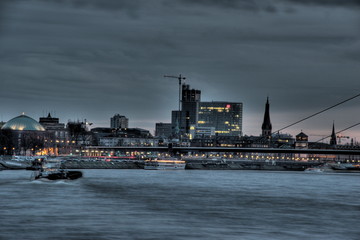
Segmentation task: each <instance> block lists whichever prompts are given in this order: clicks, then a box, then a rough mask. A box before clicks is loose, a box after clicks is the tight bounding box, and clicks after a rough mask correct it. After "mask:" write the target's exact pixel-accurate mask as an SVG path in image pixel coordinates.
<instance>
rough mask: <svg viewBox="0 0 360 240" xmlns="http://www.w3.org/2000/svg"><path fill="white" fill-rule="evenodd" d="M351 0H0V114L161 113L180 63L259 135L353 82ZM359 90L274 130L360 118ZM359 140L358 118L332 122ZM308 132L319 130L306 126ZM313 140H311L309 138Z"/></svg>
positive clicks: (174, 102)
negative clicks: (240, 107) (267, 125)
mask: <svg viewBox="0 0 360 240" xmlns="http://www.w3.org/2000/svg"><path fill="white" fill-rule="evenodd" d="M359 12H360V0H173V1H170V0H152V1H148V0H0V83H1V87H0V114H1V115H0V117H1V119H0V120H2V121H8V120H10V119H11V118H13V117H15V116H18V115H20V114H21V113H22V112H25V113H26V114H27V115H28V116H30V117H33V118H35V119H37V120H38V118H39V117H41V116H44V115H47V112H49V111H50V112H52V113H53V115H55V116H56V117H58V118H60V121H61V122H64V123H67V121H68V120H69V119H70V120H77V119H79V120H83V119H87V120H88V121H89V122H93V123H94V126H97V127H99V126H104V127H108V126H109V125H110V117H112V116H113V115H114V114H115V113H119V114H121V115H125V116H127V117H128V118H129V124H130V127H141V128H145V129H149V130H153V129H154V128H155V123H156V122H170V121H171V120H170V119H171V110H176V109H177V108H178V82H177V80H176V79H170V78H164V77H163V75H165V74H167V75H178V74H182V75H184V76H185V77H186V78H187V80H186V81H187V83H189V84H190V85H191V87H192V88H195V89H200V90H201V91H202V96H201V98H202V101H212V100H214V101H234V102H242V103H243V104H244V113H243V131H244V134H247V135H259V134H260V133H261V124H262V120H263V114H264V108H265V102H266V97H267V96H269V99H270V110H271V121H272V124H273V130H277V129H280V128H282V127H284V126H286V125H288V124H291V123H293V122H295V121H297V120H299V119H301V118H303V117H306V116H308V115H310V114H312V113H315V112H317V111H320V110H322V109H324V108H326V107H329V106H331V105H333V104H336V103H338V102H340V101H342V100H345V99H347V98H350V97H352V96H354V95H357V94H359V93H360V91H359V90H360V14H359ZM359 104H360V97H359V98H356V99H354V100H352V101H349V102H347V103H345V104H343V105H341V106H339V107H337V108H334V109H332V110H331V111H328V112H326V113H323V114H321V115H319V116H317V117H315V118H312V119H309V120H307V121H305V122H303V123H300V124H297V125H295V126H293V127H291V128H288V129H286V130H283V133H290V134H293V135H296V134H297V133H299V132H300V131H301V130H303V131H304V132H305V133H306V134H308V135H310V136H312V135H328V134H330V133H331V128H332V124H333V121H335V127H336V130H341V129H344V128H347V127H348V126H351V125H353V124H356V123H359V122H360V111H359ZM343 135H347V136H350V137H353V138H357V140H358V141H360V125H359V126H357V127H355V128H353V129H351V130H348V131H346V132H344V133H343ZM314 138H321V136H319V137H314ZM314 140H315V139H314Z"/></svg>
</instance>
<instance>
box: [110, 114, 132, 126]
mask: <svg viewBox="0 0 360 240" xmlns="http://www.w3.org/2000/svg"><path fill="white" fill-rule="evenodd" d="M110 127H111V128H128V127H129V119H128V118H126V117H125V116H121V115H120V114H115V115H114V116H113V117H112V118H111V119H110Z"/></svg>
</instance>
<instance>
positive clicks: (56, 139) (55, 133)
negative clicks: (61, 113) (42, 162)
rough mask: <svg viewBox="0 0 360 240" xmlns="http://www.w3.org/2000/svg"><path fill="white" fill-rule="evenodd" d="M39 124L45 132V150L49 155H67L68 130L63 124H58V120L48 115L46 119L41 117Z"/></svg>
mask: <svg viewBox="0 0 360 240" xmlns="http://www.w3.org/2000/svg"><path fill="white" fill-rule="evenodd" d="M39 123H40V124H41V125H42V126H43V127H44V128H45V130H46V138H47V139H46V142H45V143H46V144H45V145H46V146H45V147H46V148H47V149H48V153H47V154H50V155H58V154H65V153H67V149H66V146H67V141H68V140H69V136H68V135H69V134H68V130H67V129H66V128H65V124H64V123H59V118H54V117H52V116H51V114H50V113H49V114H48V116H47V117H41V118H40V119H39Z"/></svg>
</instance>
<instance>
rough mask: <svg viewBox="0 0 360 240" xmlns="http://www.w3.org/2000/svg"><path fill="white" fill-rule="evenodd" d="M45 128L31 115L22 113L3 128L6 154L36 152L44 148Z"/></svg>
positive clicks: (2, 133)
mask: <svg viewBox="0 0 360 240" xmlns="http://www.w3.org/2000/svg"><path fill="white" fill-rule="evenodd" d="M45 133H46V132H45V128H44V127H43V126H42V125H41V124H40V123H38V122H37V121H36V120H34V119H33V118H31V117H28V116H26V115H25V114H22V115H20V116H17V117H15V118H13V119H11V120H9V121H8V122H7V123H6V124H4V126H2V128H1V137H2V138H3V137H4V139H6V141H4V142H2V144H1V145H2V146H1V147H2V148H3V149H6V154H24V155H25V154H27V153H29V154H34V153H36V152H38V151H39V150H40V149H42V148H43V145H44V139H45Z"/></svg>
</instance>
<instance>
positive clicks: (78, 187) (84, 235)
mask: <svg viewBox="0 0 360 240" xmlns="http://www.w3.org/2000/svg"><path fill="white" fill-rule="evenodd" d="M83 172H84V178H82V179H80V180H76V181H70V182H65V181H58V182H38V181H33V182H30V181H29V178H30V175H31V172H30V171H1V172H0V239H16V240H17V239H37V240H39V239H84V240H85V239H94V240H95V239H96V240H102V239H354V240H355V239H356V240H358V239H360V174H351V173H347V174H341V173H326V174H325V173H319V174H308V173H304V172H267V171H215V170H213V171H188V170H184V171H181V170H180V171H146V170H83Z"/></svg>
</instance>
